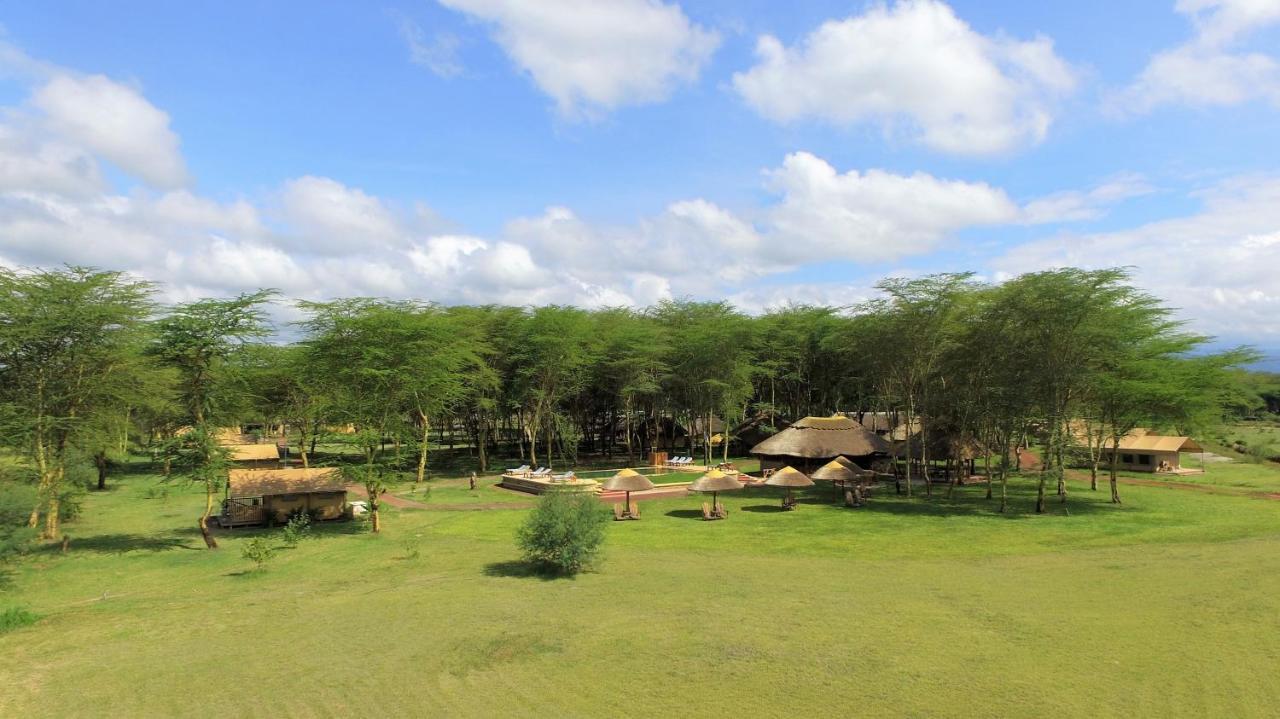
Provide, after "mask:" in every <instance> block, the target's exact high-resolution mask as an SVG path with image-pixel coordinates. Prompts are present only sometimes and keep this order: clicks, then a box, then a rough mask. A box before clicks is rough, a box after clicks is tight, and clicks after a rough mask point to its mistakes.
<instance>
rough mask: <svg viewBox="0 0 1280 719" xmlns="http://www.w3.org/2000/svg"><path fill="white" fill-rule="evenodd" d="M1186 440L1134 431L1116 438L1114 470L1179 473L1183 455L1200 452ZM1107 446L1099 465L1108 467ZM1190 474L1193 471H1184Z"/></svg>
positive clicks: (1201, 449)
mask: <svg viewBox="0 0 1280 719" xmlns="http://www.w3.org/2000/svg"><path fill="white" fill-rule="evenodd" d="M1203 451H1204V448H1203V447H1201V446H1200V445H1199V444H1198V443H1197V442H1196V441H1195V440H1194V439H1191V438H1190V437H1166V436H1164V435H1159V434H1151V433H1149V432H1147V431H1145V430H1135V431H1133V432H1130V433H1129V434H1127V435H1125V436H1124V437H1122V438H1120V444H1119V448H1118V449H1117V450H1116V453H1117V454H1119V455H1120V457H1119V459H1120V461H1119V463H1118V465H1117V466H1118V467H1119V468H1120V469H1127V470H1130V471H1135V472H1181V471H1183V469H1182V453H1183V452H1203ZM1111 453H1112V447H1111V443H1110V442H1107V443H1106V444H1104V445H1103V447H1102V463H1103V464H1104V465H1110V464H1111ZM1187 471H1193V470H1187Z"/></svg>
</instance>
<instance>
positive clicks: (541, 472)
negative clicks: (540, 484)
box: [529, 467, 551, 477]
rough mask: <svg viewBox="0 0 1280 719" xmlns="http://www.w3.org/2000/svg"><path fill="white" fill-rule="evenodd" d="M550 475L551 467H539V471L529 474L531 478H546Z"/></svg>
mask: <svg viewBox="0 0 1280 719" xmlns="http://www.w3.org/2000/svg"><path fill="white" fill-rule="evenodd" d="M548 474H551V468H550V467H538V468H537V469H535V470H533V471H532V472H530V473H529V476H530V477H545V476H546V475H548Z"/></svg>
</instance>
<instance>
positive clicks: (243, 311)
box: [151, 290, 275, 549]
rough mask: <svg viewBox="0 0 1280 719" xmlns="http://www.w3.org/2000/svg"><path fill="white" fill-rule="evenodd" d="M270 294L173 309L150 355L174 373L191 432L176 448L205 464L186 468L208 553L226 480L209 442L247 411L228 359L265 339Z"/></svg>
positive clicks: (239, 379) (162, 323)
mask: <svg viewBox="0 0 1280 719" xmlns="http://www.w3.org/2000/svg"><path fill="white" fill-rule="evenodd" d="M274 295H275V292H274V291H272V290H259V291H258V292H251V293H246V294H241V295H239V296H237V297H233V298H230V299H202V300H196V301H194V302H188V303H185V304H180V305H177V306H175V307H173V308H172V309H171V310H170V311H169V312H168V313H167V314H166V315H165V316H164V317H162V318H161V319H160V320H159V321H158V322H157V323H156V336H155V341H154V343H153V344H152V346H151V353H152V354H153V355H154V356H155V357H157V358H159V359H160V361H161V362H163V363H165V364H167V365H168V366H170V367H172V368H173V370H174V371H175V372H176V373H177V376H178V386H177V396H178V399H179V402H181V404H182V407H183V410H184V412H185V414H186V419H187V421H188V422H189V423H190V425H191V427H192V430H193V431H192V433H190V434H191V436H190V437H188V438H186V439H185V440H183V441H182V446H181V447H179V448H176V449H178V450H179V451H180V452H181V453H182V454H183V456H184V461H186V462H188V463H190V462H191V461H194V460H192V458H193V457H195V458H197V459H198V458H203V460H202V461H203V462H204V463H205V465H204V468H203V469H200V470H198V471H196V470H191V469H188V471H187V475H188V476H190V477H192V478H194V479H196V480H197V481H199V482H201V483H202V484H204V488H205V507H204V513H203V514H202V515H200V520H199V525H200V534H201V536H202V537H203V538H204V542H205V546H206V547H208V548H209V549H217V548H218V542H217V540H216V539H214V537H213V535H212V534H211V533H210V532H209V516H210V515H211V514H213V504H214V495H215V494H216V493H217V491H218V489H219V487H220V485H221V482H223V481H224V480H225V479H226V477H225V476H223V475H224V474H225V473H224V472H221V471H219V469H220V468H221V467H223V466H224V465H222V463H221V461H220V459H219V454H218V453H217V452H216V451H213V450H212V449H211V444H210V442H209V441H208V438H210V437H213V436H214V435H215V434H216V427H217V425H218V423H220V422H230V421H232V420H235V419H238V414H239V413H242V412H244V411H246V409H247V406H248V403H249V402H248V400H249V393H248V390H247V388H246V385H245V384H244V379H245V378H244V376H243V374H242V373H241V372H238V371H237V370H238V369H239V368H238V367H237V365H236V363H234V362H233V361H232V359H233V356H234V355H235V354H236V353H238V352H240V351H242V350H243V349H244V348H245V347H246V346H247V345H250V344H252V343H254V342H258V341H261V339H262V338H263V337H265V336H267V335H268V334H269V332H270V328H269V326H268V325H267V318H266V311H265V306H266V303H267V302H268V301H269V300H270V299H271V298H272V297H273V296H274Z"/></svg>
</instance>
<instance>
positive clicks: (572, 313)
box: [512, 305, 593, 466]
mask: <svg viewBox="0 0 1280 719" xmlns="http://www.w3.org/2000/svg"><path fill="white" fill-rule="evenodd" d="M522 330H523V332H522V333H521V336H520V342H519V344H518V345H517V346H516V347H514V348H512V353H513V355H514V359H515V362H516V377H517V383H518V384H517V386H518V387H519V393H520V396H521V398H522V404H523V407H524V411H525V414H526V416H527V422H526V425H525V426H526V428H527V434H528V438H529V459H530V463H531V464H535V465H536V464H537V463H538V435H539V433H542V434H544V435H545V438H546V450H547V465H548V466H550V465H551V463H552V460H551V450H552V447H553V446H554V436H555V434H556V430H557V429H561V430H563V429H564V425H563V423H562V422H558V421H557V420H559V419H561V417H560V404H561V402H562V401H563V400H564V399H565V398H567V397H569V396H571V395H573V394H575V393H576V392H578V391H579V390H580V389H581V386H582V383H583V380H584V378H585V373H586V369H587V367H589V366H590V365H591V363H592V361H593V358H592V352H591V350H592V342H591V339H592V335H591V322H590V316H589V315H588V314H587V313H586V312H585V311H583V310H580V309H576V308H573V307H559V306H555V305H552V306H548V307H539V308H537V309H535V310H534V311H533V312H532V313H531V314H530V315H529V316H528V318H527V319H526V320H525V321H524V323H523V326H522Z"/></svg>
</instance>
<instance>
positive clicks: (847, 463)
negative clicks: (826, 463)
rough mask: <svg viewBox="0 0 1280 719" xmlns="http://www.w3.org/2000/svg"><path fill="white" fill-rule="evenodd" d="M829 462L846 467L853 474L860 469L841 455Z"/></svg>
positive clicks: (855, 463) (856, 464)
mask: <svg viewBox="0 0 1280 719" xmlns="http://www.w3.org/2000/svg"><path fill="white" fill-rule="evenodd" d="M831 461H832V462H839V463H840V464H842V465H844V466H845V467H848V468H849V469H851V470H853V471H854V472H857V471H858V470H860V469H862V468H861V467H859V466H858V463H857V462H854V461H853V460H852V459H849V458H848V457H846V456H844V455H843V454H842V455H840V456H839V457H836V458H835V459H833V460H831Z"/></svg>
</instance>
